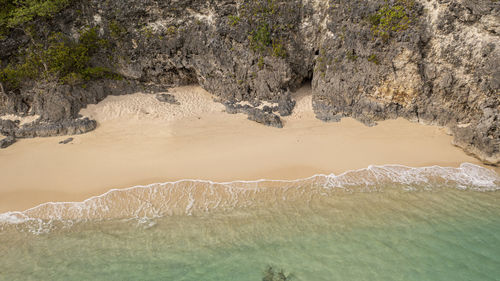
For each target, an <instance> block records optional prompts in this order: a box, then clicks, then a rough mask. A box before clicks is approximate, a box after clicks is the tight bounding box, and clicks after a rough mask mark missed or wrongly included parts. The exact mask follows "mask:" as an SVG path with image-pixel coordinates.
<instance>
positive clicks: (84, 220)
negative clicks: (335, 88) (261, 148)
mask: <svg viewBox="0 0 500 281" xmlns="http://www.w3.org/2000/svg"><path fill="white" fill-rule="evenodd" d="M499 189H500V178H499V176H498V175H497V174H494V173H492V172H488V171H487V170H485V169H483V168H479V167H477V166H473V165H468V164H465V165H462V167H461V168H459V169H452V168H441V167H429V168H419V169H411V168H407V167H401V166H383V167H371V168H369V169H364V170H359V171H353V172H350V173H346V174H343V175H339V176H333V175H330V176H316V177H312V178H309V179H305V180H297V181H257V182H234V183H223V184H217V183H211V182H206V181H181V182H177V183H168V184H159V185H151V186H147V187H135V188H131V189H129V190H122V191H111V192H109V193H107V194H105V195H103V196H100V197H96V198H91V199H89V200H87V201H86V202H83V203H66V204H46V205H42V206H39V207H37V208H34V209H31V210H28V211H26V212H24V213H9V214H3V215H0V217H1V220H0V222H1V223H0V229H1V230H0V280H91V279H93V280H262V278H263V276H264V270H265V269H266V267H268V266H272V267H273V268H275V269H276V270H279V269H283V270H284V271H285V272H286V274H290V275H291V277H292V278H291V280H498V276H500V266H498V265H499V264H500V204H499V203H500V191H498V190H499Z"/></svg>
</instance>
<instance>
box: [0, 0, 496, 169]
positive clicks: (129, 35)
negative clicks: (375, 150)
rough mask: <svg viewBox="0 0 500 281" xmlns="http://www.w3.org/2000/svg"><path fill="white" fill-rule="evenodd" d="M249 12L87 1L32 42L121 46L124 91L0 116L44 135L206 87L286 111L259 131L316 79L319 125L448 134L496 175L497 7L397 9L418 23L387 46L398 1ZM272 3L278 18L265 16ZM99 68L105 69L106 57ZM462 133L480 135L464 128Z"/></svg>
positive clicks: (36, 99)
mask: <svg viewBox="0 0 500 281" xmlns="http://www.w3.org/2000/svg"><path fill="white" fill-rule="evenodd" d="M241 3H242V1H241V0H239V1H233V0H213V1H205V0H193V1H173V2H172V1H153V0H129V1H118V0H110V1H98V0H90V1H84V2H80V3H79V5H78V8H77V7H76V6H71V7H69V8H68V9H66V10H64V11H62V12H61V13H60V14H58V15H57V16H55V17H53V18H52V19H46V20H43V21H42V20H39V21H37V24H36V25H33V26H34V28H35V29H38V30H34V32H37V31H39V33H40V34H47V33H48V32H50V31H53V32H62V33H63V34H65V35H66V36H68V37H69V38H73V37H75V36H76V37H77V34H76V33H75V30H80V29H81V28H83V27H85V26H87V25H91V26H96V27H98V28H99V30H100V31H102V34H104V36H107V38H106V39H107V40H108V41H109V43H110V44H111V45H112V46H113V47H114V48H113V49H114V50H115V51H114V53H113V54H112V57H114V58H118V59H117V61H116V62H115V61H113V63H109V65H107V66H108V67H109V68H112V70H113V71H115V72H117V73H119V74H121V75H122V76H123V77H124V80H123V81H113V80H98V81H89V82H88V83H86V84H85V87H83V86H81V85H74V86H67V85H66V86H64V85H58V84H50V83H49V84H45V85H43V83H42V84H40V83H38V84H36V83H35V84H33V85H31V84H27V85H23V88H22V89H20V90H16V91H8V90H7V91H5V92H0V114H4V113H11V114H19V115H20V114H28V113H30V114H37V115H40V116H41V117H42V121H44V122H47V123H50V124H53V123H62V122H66V121H65V120H71V119H74V118H76V117H77V115H78V112H79V110H80V109H81V108H83V107H85V106H86V105H87V104H92V103H97V102H99V101H101V100H102V99H104V98H105V97H106V96H107V95H118V94H126V93H131V92H133V91H136V90H138V89H139V90H140V89H141V87H138V86H139V85H144V84H148V85H151V84H156V85H167V86H168V87H170V86H175V85H185V84H192V83H197V84H199V85H200V86H201V87H203V88H204V89H205V90H207V91H209V92H210V93H212V94H214V95H216V96H217V97H220V98H221V99H222V100H229V101H232V102H241V101H248V102H250V103H252V105H255V104H257V103H256V101H268V102H278V108H277V109H275V108H273V107H265V109H264V110H261V111H260V112H259V111H254V110H253V109H255V107H256V106H253V107H250V108H253V109H252V110H250V109H249V108H247V109H246V111H247V114H249V116H250V115H252V116H254V117H252V118H254V119H259V118H260V117H262V116H265V118H270V119H272V120H275V118H274V117H272V115H273V113H272V112H276V111H278V112H279V114H280V115H282V116H286V115H287V114H290V113H291V110H292V108H293V106H292V105H291V103H292V101H291V100H290V99H287V98H286V96H288V95H289V93H288V92H284V91H283V89H292V90H293V89H296V88H297V87H299V86H300V85H301V84H302V83H303V82H304V81H306V80H309V79H312V83H311V85H312V93H313V109H314V111H315V113H316V116H317V117H318V118H319V119H321V120H325V121H338V120H340V118H342V117H346V116H349V117H353V118H356V119H357V120H359V121H361V122H363V123H365V124H367V125H375V124H376V122H377V121H379V120H384V119H392V118H397V117H404V118H407V119H409V120H413V121H419V122H423V123H429V124H436V125H441V126H446V127H448V128H450V129H451V131H452V132H453V133H454V137H455V141H454V142H455V143H456V144H457V145H459V146H461V147H463V148H464V149H465V150H466V151H468V152H470V153H472V154H474V155H476V156H477V157H479V158H481V159H490V160H487V161H489V162H492V163H498V159H500V151H499V147H500V144H499V138H498V131H499V130H500V128H499V125H498V116H499V114H500V100H499V99H498V91H499V87H500V68H499V67H498V65H500V47H499V42H500V38H499V36H500V33H499V32H498V30H499V26H500V23H499V20H498V19H499V18H500V8H499V5H498V2H496V1H486V0H485V1H477V0H474V1H465V0H456V1H448V0H446V1H445V0H415V1H398V2H397V4H399V5H401V4H402V3H403V4H405V3H406V4H411V5H409V6H408V7H407V9H405V13H406V12H407V13H408V16H409V19H410V20H411V22H408V24H407V25H406V24H403V25H402V26H404V28H401V29H399V27H401V26H399V27H398V26H394V29H392V28H391V30H390V31H389V32H388V33H387V34H386V35H384V34H381V33H378V34H377V33H376V32H375V31H376V30H377V26H374V24H376V17H373V16H374V15H376V13H377V11H380V9H381V8H382V7H386V5H389V6H390V5H392V4H394V3H396V1H385V0H336V1H335V3H332V2H331V1H323V0H321V1H320V0H311V1H301V0H276V1H265V0H256V1H246V2H245V3H247V4H246V5H242V4H241ZM271 4H272V5H273V9H266V6H265V5H271ZM259 7H260V8H259ZM254 8H258V9H254ZM244 9H250V10H244ZM77 10H78V11H77ZM251 11H255V12H256V13H258V14H256V15H255V13H253V12H251ZM262 11H265V12H262ZM269 11H273V12H275V13H276V14H269ZM245 16H255V18H253V19H252V20H248V19H247V18H245ZM393 16H394V15H393ZM96 18H99V19H101V20H100V21H99V22H97V21H96V20H95V19H96ZM260 21H262V22H260ZM390 22H391V23H393V21H390ZM117 25H118V26H119V27H120V29H122V30H124V31H126V32H123V34H121V35H120V36H111V34H112V33H113V32H112V30H111V29H112V28H111V26H115V27H116V26H117ZM262 26H266V27H268V28H270V29H273V30H271V31H272V32H269V34H270V36H271V37H272V38H269V39H271V40H264V41H263V42H255V38H253V39H254V41H252V34H255V31H256V30H257V29H258V28H260V27H262ZM278 27H279V28H278ZM249 38H250V39H249ZM28 40H29V38H27V36H25V35H24V33H23V32H18V31H13V32H12V33H11V34H9V35H8V36H6V38H4V39H0V47H2V48H0V49H2V50H5V52H2V54H0V56H1V60H2V66H5V65H7V64H8V63H10V62H15V61H16V60H17V57H16V55H15V51H14V50H18V49H20V48H21V49H22V48H25V47H26V45H27V42H28ZM260 43H262V44H263V46H260V45H259V44H260ZM273 43H274V44H273ZM266 44H267V45H266ZM256 47H262V49H263V51H259V50H258V49H259V48H256ZM281 51H283V52H281ZM280 52H281V53H280ZM101 55H102V58H104V57H108V56H110V54H101ZM93 63H94V64H95V65H96V66H101V64H105V62H103V61H102V60H101V59H100V58H94V59H93ZM280 101H281V102H280ZM239 110H240V109H237V108H228V109H227V112H228V113H232V112H239ZM488 110H491V111H488ZM252 112H254V113H252ZM261 113H266V114H271V115H270V116H268V115H262V114H261ZM491 116H494V117H495V118H493V119H492V118H491ZM265 118H264V119H265ZM260 119H263V118H260ZM275 121H276V120H275ZM275 121H273V122H275ZM264 122H267V121H264ZM271 123H272V122H271ZM276 124H278V123H277V122H276ZM460 124H462V125H463V124H470V126H469V127H467V129H464V128H465V127H463V126H462V125H460ZM459 125H460V126H462V127H460V126H459ZM455 127H457V128H459V129H453V128H455ZM20 130H22V129H20ZM46 131H47V130H46ZM48 131H51V132H53V133H59V132H60V130H58V129H56V130H48ZM62 131H63V130H62Z"/></svg>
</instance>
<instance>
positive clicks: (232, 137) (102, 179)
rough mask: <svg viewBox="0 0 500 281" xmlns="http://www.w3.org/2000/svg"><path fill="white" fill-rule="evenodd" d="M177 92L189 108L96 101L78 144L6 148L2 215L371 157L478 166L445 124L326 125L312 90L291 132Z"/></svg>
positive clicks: (302, 98) (49, 141) (39, 142)
mask: <svg viewBox="0 0 500 281" xmlns="http://www.w3.org/2000/svg"><path fill="white" fill-rule="evenodd" d="M170 93H171V94H174V95H175V96H176V97H177V99H178V101H179V102H180V103H181V105H170V104H167V103H161V102H159V101H157V100H156V99H155V97H154V95H150V94H140V93H138V94H133V95H127V96H119V97H116V96H110V97H108V98H106V99H105V100H104V101H103V102H101V103H99V104H98V105H89V106H88V107H87V108H86V109H84V110H82V112H81V114H82V115H85V116H90V117H92V118H95V119H96V120H97V121H98V123H99V126H98V128H97V129H96V130H95V131H93V132H90V133H87V134H84V135H79V136H74V138H75V139H74V141H73V142H71V143H70V144H66V145H61V144H58V142H59V141H61V140H64V139H66V138H67V137H51V138H37V139H26V140H21V141H19V142H17V143H16V144H14V145H12V146H11V147H9V148H7V149H3V150H0V213H1V212H5V211H14V210H24V209H26V208H29V207H33V206H35V205H38V204H40V203H43V202H47V201H81V200H83V199H86V198H88V197H90V196H93V195H99V194H102V193H104V192H106V191H107V190H109V189H112V188H123V187H130V186H134V185H145V184H150V183H155V182H166V181H173V180H179V179H210V180H214V181H231V180H237V179H245V180H252V179H261V178H267V179H296V178H303V177H308V176H311V175H313V174H318V173H326V174H329V173H335V174H338V173H341V172H344V171H347V170H352V169H359V168H365V167H367V166H369V165H372V164H380V165H382V164H402V165H407V166H414V167H420V166H430V165H441V166H452V167H457V166H459V165H460V163H463V162H469V163H474V164H479V162H478V161H477V160H476V159H475V158H473V157H470V156H468V155H466V154H465V153H464V152H463V151H462V150H461V149H459V148H457V147H454V146H453V145H451V139H452V137H451V136H449V135H446V134H445V132H444V130H443V129H441V128H438V127H433V126H425V125H421V124H416V123H411V122H408V121H406V120H402V119H398V120H389V121H384V122H380V123H379V125H377V126H375V127H366V126H364V125H363V124H361V123H359V122H357V121H355V120H353V119H349V118H346V119H344V120H342V122H339V123H324V122H321V121H319V120H317V119H315V118H314V114H313V112H312V109H311V96H310V95H309V94H310V88H307V87H305V88H302V89H301V90H299V91H298V92H297V93H296V99H297V107H296V108H295V111H294V113H293V115H292V116H289V117H286V118H284V126H285V127H284V128H283V129H276V128H271V127H266V126H263V125H260V124H257V123H255V122H252V121H248V120H247V119H246V116H244V115H241V114H237V115H229V114H227V113H225V112H223V111H224V107H223V106H222V105H221V104H218V103H215V102H213V100H212V96H211V95H210V94H209V93H207V92H205V91H204V90H202V89H201V88H199V87H195V86H187V87H179V88H176V89H172V90H171V92H170Z"/></svg>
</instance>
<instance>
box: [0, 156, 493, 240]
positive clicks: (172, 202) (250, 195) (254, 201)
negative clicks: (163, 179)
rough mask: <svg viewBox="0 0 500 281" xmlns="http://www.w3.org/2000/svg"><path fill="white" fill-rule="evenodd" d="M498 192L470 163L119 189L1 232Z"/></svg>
mask: <svg viewBox="0 0 500 281" xmlns="http://www.w3.org/2000/svg"><path fill="white" fill-rule="evenodd" d="M446 188H453V189H460V190H471V191H483V192H486V191H497V190H499V189H500V176H499V175H498V174H496V173H495V172H494V171H491V170H488V169H486V168H483V167H480V166H477V165H473V164H469V163H464V164H462V165H461V166H460V167H459V168H450V167H440V166H431V167H423V168H411V167H406V166H401V165H383V166H369V167H368V168H364V169H359V170H353V171H348V172H345V173H342V174H340V175H334V174H330V175H315V176H312V177H309V178H305V179H298V180H257V181H233V182H221V183H218V182H212V181H206V180H180V181H176V182H167V183H158V184H150V185H147V186H135V187H131V188H126V189H113V190H110V191H108V192H106V193H104V194H102V195H100V196H95V197H91V198H89V199H87V200H85V201H82V202H58V203H53V202H49V203H44V204H41V205H39V206H36V207H34V208H31V209H28V210H26V211H24V212H7V213H4V214H0V230H3V229H5V228H12V227H14V228H16V229H18V230H23V231H24V230H26V231H28V232H32V233H36V234H38V233H45V232H50V231H51V230H52V229H54V228H59V227H62V228H67V227H71V226H72V225H73V224H75V223H77V222H86V221H102V220H114V219H119V220H120V219H125V220H129V219H135V220H137V221H138V222H139V223H149V221H150V220H151V219H155V218H160V217H164V216H174V215H196V214H202V213H207V212H213V211H228V210H232V209H235V208H249V207H259V206H268V205H270V204H283V203H287V204H289V203H291V202H294V201H295V202H297V201H299V200H300V201H301V202H308V201H310V200H312V199H314V198H321V197H324V196H335V195H336V194H343V193H347V194H348V193H357V192H384V191H391V190H396V191H403V192H412V191H426V190H438V189H446Z"/></svg>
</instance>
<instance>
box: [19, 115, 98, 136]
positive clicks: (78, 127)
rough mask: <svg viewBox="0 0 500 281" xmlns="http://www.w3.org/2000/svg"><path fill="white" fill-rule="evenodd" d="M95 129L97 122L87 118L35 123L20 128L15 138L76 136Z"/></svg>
mask: <svg viewBox="0 0 500 281" xmlns="http://www.w3.org/2000/svg"><path fill="white" fill-rule="evenodd" d="M96 127H97V122H96V121H95V120H90V119H88V118H81V119H73V120H65V121H62V122H58V123H45V122H37V123H32V124H29V125H24V126H22V127H20V128H19V129H18V130H17V131H16V133H15V136H16V137H17V138H34V137H51V136H64V135H78V134H83V133H86V132H89V131H92V130H94V129H95V128H96Z"/></svg>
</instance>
